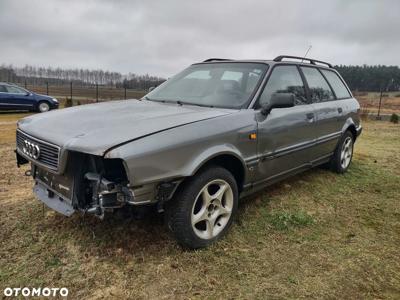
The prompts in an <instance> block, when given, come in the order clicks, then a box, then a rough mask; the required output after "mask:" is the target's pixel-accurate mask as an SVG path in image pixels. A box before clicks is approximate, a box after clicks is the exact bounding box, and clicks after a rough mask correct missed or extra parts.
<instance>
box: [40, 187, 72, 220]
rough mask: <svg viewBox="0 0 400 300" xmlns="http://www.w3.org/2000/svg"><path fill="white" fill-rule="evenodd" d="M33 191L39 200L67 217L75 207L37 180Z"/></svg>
mask: <svg viewBox="0 0 400 300" xmlns="http://www.w3.org/2000/svg"><path fill="white" fill-rule="evenodd" d="M33 192H34V193H35V195H36V197H37V198H38V199H39V200H40V201H42V202H43V203H44V204H46V205H47V206H48V207H50V208H51V209H53V210H55V211H56V212H59V213H60V214H63V215H64V216H67V217H69V216H71V215H72V214H73V213H74V212H75V209H74V208H73V207H72V205H71V204H70V203H69V202H68V200H65V199H64V198H62V197H61V196H60V195H58V194H57V193H56V192H54V191H52V190H50V189H49V188H48V187H46V186H45V185H43V184H42V183H40V182H38V181H36V183H35V186H34V187H33Z"/></svg>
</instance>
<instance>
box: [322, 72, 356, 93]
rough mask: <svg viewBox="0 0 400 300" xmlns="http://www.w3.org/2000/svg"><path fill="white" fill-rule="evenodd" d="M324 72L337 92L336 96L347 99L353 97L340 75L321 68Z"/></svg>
mask: <svg viewBox="0 0 400 300" xmlns="http://www.w3.org/2000/svg"><path fill="white" fill-rule="evenodd" d="M321 72H322V74H324V75H325V77H326V79H327V80H328V81H329V83H330V85H331V87H332V89H333V91H334V92H335V94H336V98H338V99H345V98H351V95H350V93H349V91H348V90H347V88H346V86H345V85H344V83H343V81H342V80H341V79H340V78H339V76H338V75H337V74H336V73H335V72H332V71H328V70H321Z"/></svg>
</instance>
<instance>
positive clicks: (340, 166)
mask: <svg viewBox="0 0 400 300" xmlns="http://www.w3.org/2000/svg"><path fill="white" fill-rule="evenodd" d="M353 147H354V136H353V134H352V133H351V132H350V131H346V132H345V133H344V134H343V135H342V137H341V138H340V140H339V143H338V145H337V146H336V149H335V152H334V154H333V157H332V159H331V162H330V167H331V170H332V171H334V172H336V173H339V174H342V173H345V172H346V171H347V170H348V168H349V166H350V163H351V160H352V158H353Z"/></svg>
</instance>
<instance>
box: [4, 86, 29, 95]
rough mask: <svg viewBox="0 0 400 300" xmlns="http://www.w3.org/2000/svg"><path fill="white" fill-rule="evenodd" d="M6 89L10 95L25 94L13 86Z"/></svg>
mask: <svg viewBox="0 0 400 300" xmlns="http://www.w3.org/2000/svg"><path fill="white" fill-rule="evenodd" d="M6 88H7V91H8V92H9V93H11V94H26V92H25V91H24V90H22V89H20V88H17V87H15V86H11V85H7V86H6Z"/></svg>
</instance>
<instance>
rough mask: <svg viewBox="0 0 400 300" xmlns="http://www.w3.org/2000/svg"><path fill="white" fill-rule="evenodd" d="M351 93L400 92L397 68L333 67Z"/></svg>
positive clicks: (399, 72) (399, 70) (399, 78)
mask: <svg viewBox="0 0 400 300" xmlns="http://www.w3.org/2000/svg"><path fill="white" fill-rule="evenodd" d="M335 69H336V70H338V71H339V73H340V74H341V75H342V77H343V79H344V80H345V81H346V83H347V84H348V86H349V88H350V89H351V90H352V91H360V92H379V91H385V92H392V91H399V90H400V68H399V67H398V66H382V65H379V66H367V65H363V66H343V65H340V66H335Z"/></svg>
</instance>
